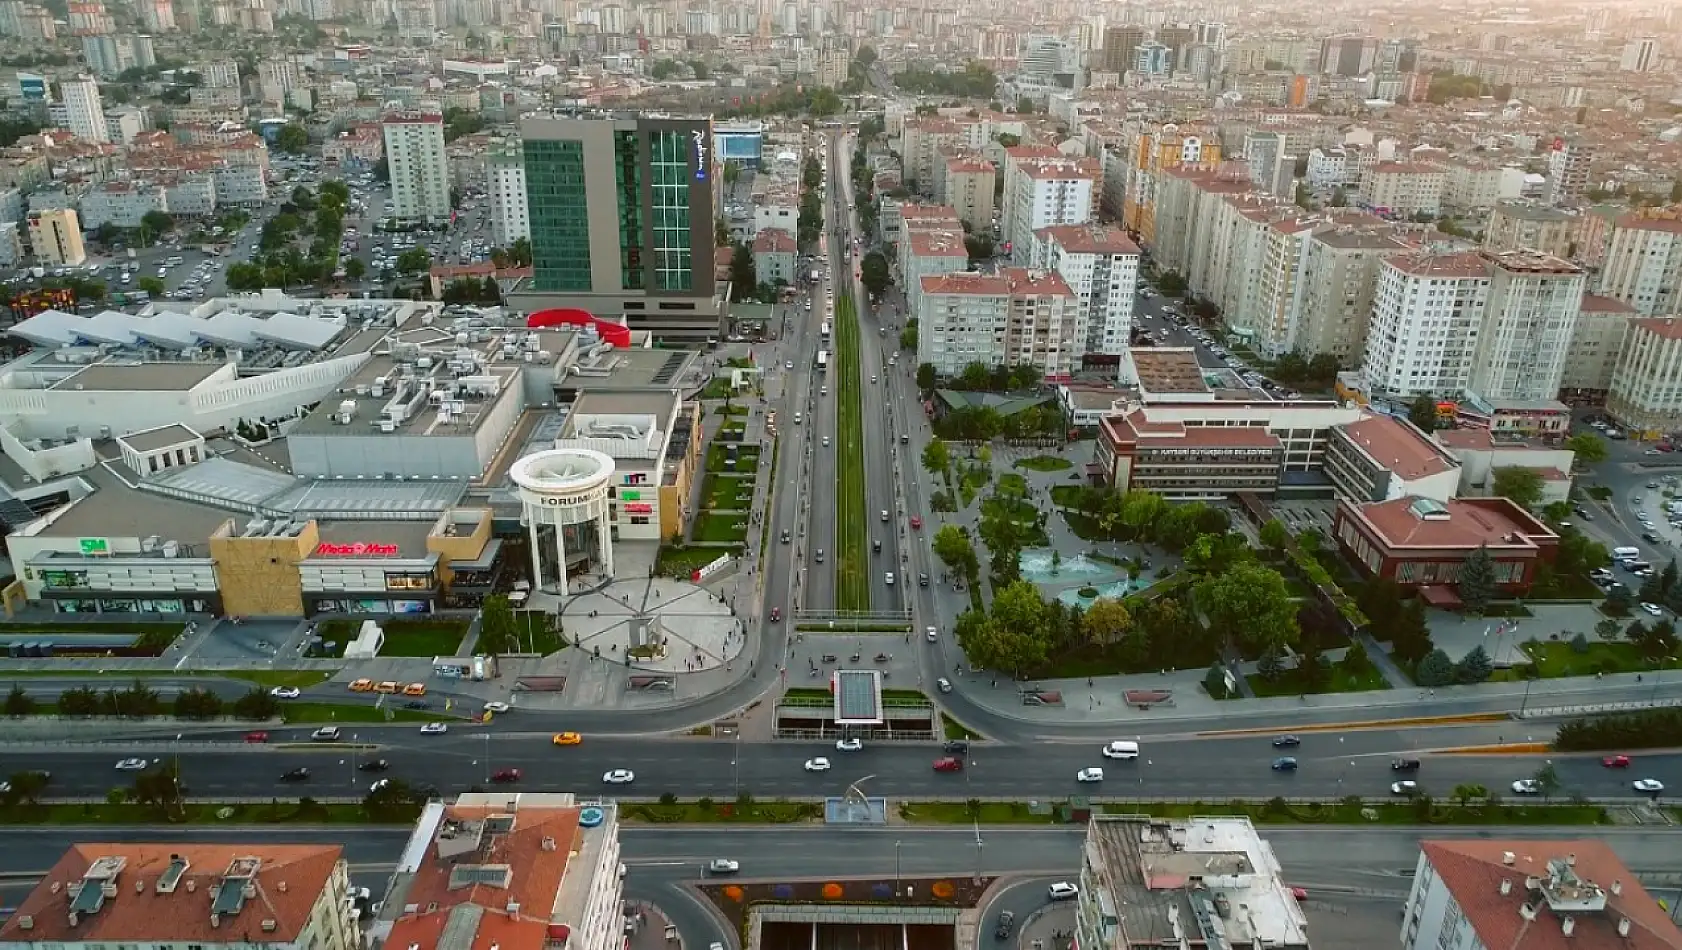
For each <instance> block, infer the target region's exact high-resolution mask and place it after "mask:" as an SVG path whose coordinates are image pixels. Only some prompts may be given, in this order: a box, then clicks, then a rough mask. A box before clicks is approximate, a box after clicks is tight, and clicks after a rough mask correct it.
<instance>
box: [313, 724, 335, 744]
mask: <svg viewBox="0 0 1682 950" xmlns="http://www.w3.org/2000/svg"><path fill="white" fill-rule="evenodd" d="M310 741H311V742H338V741H339V727H338V726H322V727H321V728H320V729H317V730H316V731H314V732H312V733H310Z"/></svg>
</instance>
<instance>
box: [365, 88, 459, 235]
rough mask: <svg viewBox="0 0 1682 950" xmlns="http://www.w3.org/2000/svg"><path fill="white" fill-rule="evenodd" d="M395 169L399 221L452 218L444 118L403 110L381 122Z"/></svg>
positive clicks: (430, 221) (393, 193) (389, 161)
mask: <svg viewBox="0 0 1682 950" xmlns="http://www.w3.org/2000/svg"><path fill="white" fill-rule="evenodd" d="M380 127H381V130H382V131H383V132H384V134H385V157H386V162H387V164H388V166H389V167H390V169H391V213H392V216H393V217H395V218H397V219H398V220H399V221H404V222H410V223H420V224H444V223H446V222H448V221H449V220H450V160H449V157H448V156H446V155H445V154H444V117H443V116H441V115H439V114H437V113H427V112H402V113H393V114H392V115H388V116H386V117H385V118H384V119H383V120H381V122H380Z"/></svg>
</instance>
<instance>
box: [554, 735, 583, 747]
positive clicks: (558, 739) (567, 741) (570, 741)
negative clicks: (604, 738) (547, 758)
mask: <svg viewBox="0 0 1682 950" xmlns="http://www.w3.org/2000/svg"><path fill="white" fill-rule="evenodd" d="M550 741H551V742H553V743H554V744H555V745H582V744H583V742H584V737H583V736H581V735H579V734H578V733H576V732H557V733H555V737H554V738H553V739H551V740H550Z"/></svg>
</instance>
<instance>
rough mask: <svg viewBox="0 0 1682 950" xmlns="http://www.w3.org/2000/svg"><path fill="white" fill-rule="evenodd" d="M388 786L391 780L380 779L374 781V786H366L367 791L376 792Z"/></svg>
mask: <svg viewBox="0 0 1682 950" xmlns="http://www.w3.org/2000/svg"><path fill="white" fill-rule="evenodd" d="M390 784H391V779H388V778H382V779H379V780H378V781H376V782H375V783H374V784H372V785H370V786H368V791H370V792H377V791H379V790H380V789H382V788H385V787H386V786H387V785H390Z"/></svg>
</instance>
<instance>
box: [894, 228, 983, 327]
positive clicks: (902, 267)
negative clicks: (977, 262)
mask: <svg viewBox="0 0 1682 950" xmlns="http://www.w3.org/2000/svg"><path fill="white" fill-rule="evenodd" d="M906 224H907V230H906V232H905V237H904V239H903V240H901V241H900V242H899V259H898V261H897V263H898V265H899V273H900V282H901V284H902V285H903V286H904V287H905V288H906V301H905V305H906V312H907V313H909V314H911V316H913V317H918V318H919V319H921V314H922V312H923V310H922V308H923V278H924V277H932V276H936V275H939V274H960V273H963V272H964V271H965V270H967V269H968V268H969V251H968V250H966V249H965V247H964V232H963V230H962V229H960V228H958V227H955V226H954V227H930V226H926V225H922V224H919V223H916V222H914V221H908V222H906Z"/></svg>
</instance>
